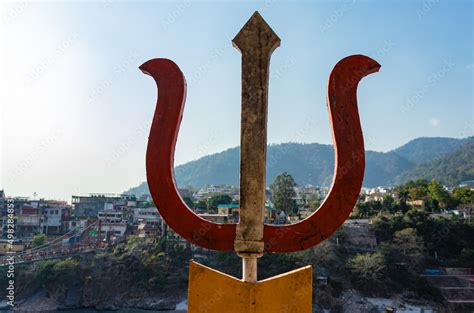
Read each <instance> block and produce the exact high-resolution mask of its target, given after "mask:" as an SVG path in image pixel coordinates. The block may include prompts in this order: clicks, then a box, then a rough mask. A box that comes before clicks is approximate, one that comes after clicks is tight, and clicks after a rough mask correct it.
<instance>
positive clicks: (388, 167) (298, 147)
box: [127, 137, 474, 195]
mask: <svg viewBox="0 0 474 313" xmlns="http://www.w3.org/2000/svg"><path fill="white" fill-rule="evenodd" d="M473 143H474V138H473V137H470V138H465V139H454V138H418V139H415V140H412V141H410V142H409V143H407V144H405V145H403V146H402V147H400V148H398V149H395V150H392V151H389V152H386V153H382V152H374V151H366V155H365V157H366V171H365V176H364V186H365V187H377V186H390V185H394V184H401V183H405V182H406V181H408V180H410V179H412V180H413V179H417V178H425V179H427V180H429V181H431V180H432V179H436V180H438V181H439V182H441V183H443V184H445V185H450V186H456V185H457V184H459V182H460V181H462V180H467V179H474V172H473V171H474V163H473V162H474V157H473V149H474V147H473V145H474V144H473ZM239 153H240V151H239V148H238V147H235V148H232V149H228V150H225V151H223V152H220V153H216V154H213V155H208V156H205V157H202V158H200V159H198V160H195V161H192V162H188V163H186V164H183V165H180V166H177V167H176V169H175V174H176V181H177V183H178V185H179V186H194V187H204V186H207V185H209V184H216V183H217V184H229V185H233V186H238V185H239ZM333 169H334V150H333V147H332V146H331V145H321V144H316V143H314V144H298V143H285V144H278V145H269V146H268V150H267V182H271V181H273V180H274V179H275V178H276V177H277V176H278V175H279V174H280V173H282V172H288V173H290V174H291V175H292V176H293V177H294V179H295V181H296V182H297V183H298V184H299V185H305V184H312V185H315V186H316V185H317V186H329V185H330V184H331V180H332V176H333ZM127 193H134V194H136V195H141V194H149V189H148V186H147V185H146V183H143V184H141V185H140V186H138V187H135V188H132V189H130V190H129V191H127Z"/></svg>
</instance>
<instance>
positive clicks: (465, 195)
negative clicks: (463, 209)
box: [452, 187, 474, 204]
mask: <svg viewBox="0 0 474 313" xmlns="http://www.w3.org/2000/svg"><path fill="white" fill-rule="evenodd" d="M452 196H453V198H454V200H455V201H456V202H458V203H462V204H468V203H474V191H472V190H471V189H470V188H469V187H459V188H454V190H453V192H452Z"/></svg>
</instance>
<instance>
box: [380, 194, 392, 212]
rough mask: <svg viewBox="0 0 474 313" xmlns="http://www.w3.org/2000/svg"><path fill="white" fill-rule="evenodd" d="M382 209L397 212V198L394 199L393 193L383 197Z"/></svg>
mask: <svg viewBox="0 0 474 313" xmlns="http://www.w3.org/2000/svg"><path fill="white" fill-rule="evenodd" d="M382 211H387V212H390V213H395V199H393V197H392V196H391V195H386V196H385V197H383V201H382Z"/></svg>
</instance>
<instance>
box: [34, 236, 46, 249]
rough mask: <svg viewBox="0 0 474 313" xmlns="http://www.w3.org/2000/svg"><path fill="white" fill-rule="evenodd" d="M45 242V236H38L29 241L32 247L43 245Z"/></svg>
mask: <svg viewBox="0 0 474 313" xmlns="http://www.w3.org/2000/svg"><path fill="white" fill-rule="evenodd" d="M45 242H46V235H45V234H39V235H36V236H34V237H33V240H32V241H31V244H32V245H33V247H39V246H41V245H43V244H44V243H45Z"/></svg>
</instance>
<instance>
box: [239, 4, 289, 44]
mask: <svg viewBox="0 0 474 313" xmlns="http://www.w3.org/2000/svg"><path fill="white" fill-rule="evenodd" d="M261 34H264V35H265V36H266V38H265V41H266V45H268V46H270V47H271V50H272V51H273V50H274V49H275V48H277V47H279V46H280V37H278V35H277V34H276V33H275V32H274V31H273V29H272V28H271V27H270V26H269V25H268V24H267V22H266V21H265V20H264V19H263V17H262V16H261V15H260V13H259V12H258V11H255V12H254V13H253V14H252V16H251V17H250V19H249V20H248V21H247V23H245V25H244V26H243V27H242V29H241V30H240V31H239V33H238V34H237V35H236V36H235V38H234V39H233V40H232V44H233V46H234V47H236V48H237V49H239V50H240V51H242V50H245V48H246V47H247V46H248V45H249V44H250V45H252V44H254V45H258V44H259V42H257V41H255V40H248V39H255V38H258V37H257V36H259V35H261ZM252 37H255V38H252Z"/></svg>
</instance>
